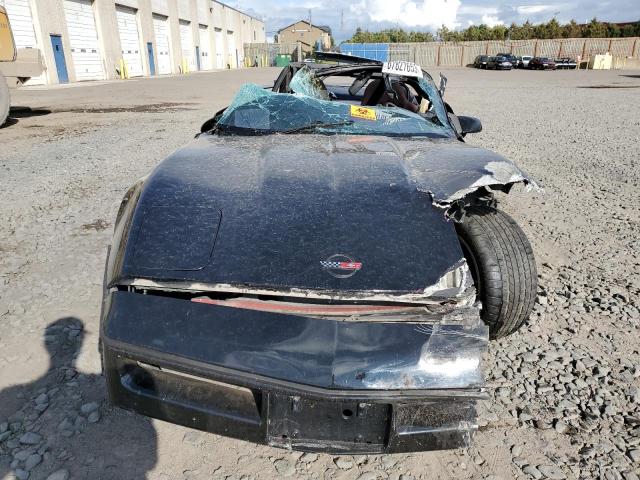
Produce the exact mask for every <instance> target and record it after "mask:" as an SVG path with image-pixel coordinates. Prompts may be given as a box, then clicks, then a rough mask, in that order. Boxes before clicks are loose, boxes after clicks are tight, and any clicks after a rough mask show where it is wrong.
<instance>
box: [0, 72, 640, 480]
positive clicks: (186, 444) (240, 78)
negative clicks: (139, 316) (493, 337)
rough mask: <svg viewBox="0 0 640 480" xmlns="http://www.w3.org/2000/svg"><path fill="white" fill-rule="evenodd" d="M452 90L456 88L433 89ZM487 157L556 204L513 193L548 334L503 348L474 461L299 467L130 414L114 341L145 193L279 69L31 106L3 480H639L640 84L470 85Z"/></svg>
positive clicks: (488, 78) (315, 460) (445, 457)
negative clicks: (122, 214) (119, 282)
mask: <svg viewBox="0 0 640 480" xmlns="http://www.w3.org/2000/svg"><path fill="white" fill-rule="evenodd" d="M432 73H433V74H437V73H438V72H437V71H434V72H432ZM445 73H446V74H447V76H448V77H449V87H448V91H447V99H448V101H449V102H450V103H451V104H452V105H453V106H454V109H455V110H456V112H457V113H459V114H466V115H474V116H479V117H481V118H482V121H483V125H484V131H483V132H482V133H480V134H477V135H473V136H472V137H471V138H469V139H468V141H469V142H470V143H472V144H474V145H480V146H483V147H487V148H490V149H493V150H495V151H497V152H499V153H501V154H503V155H505V156H507V157H509V158H511V159H512V160H514V161H515V162H516V163H518V164H519V165H520V166H521V167H523V168H524V169H525V170H527V171H528V172H529V173H530V174H531V175H532V176H533V177H534V178H536V179H538V180H539V181H540V182H541V183H542V184H543V185H544V187H545V192H544V193H534V194H532V193H526V192H524V191H523V190H522V189H518V190H516V191H514V192H512V193H511V194H510V195H508V196H505V195H501V197H500V199H501V208H503V209H505V210H506V211H507V212H508V213H510V214H511V215H512V216H513V217H514V218H515V219H516V220H517V221H518V223H519V224H520V225H521V226H522V227H523V229H524V230H525V231H526V233H527V235H528V236H529V238H530V239H531V242H532V245H533V247H534V250H535V253H536V257H537V262H538V270H539V275H540V279H539V280H540V292H539V296H538V300H537V303H536V307H535V311H534V314H533V315H532V317H531V319H530V322H529V324H528V325H527V326H526V327H525V328H524V329H523V330H522V331H521V332H519V333H517V334H515V335H513V336H511V337H509V338H507V339H504V340H501V341H499V342H492V343H491V345H490V351H489V353H488V355H487V358H486V362H485V371H486V374H487V385H488V387H489V390H490V394H491V400H490V401H487V402H483V404H482V405H481V406H480V410H481V416H480V430H479V432H478V434H477V435H476V437H475V440H474V444H473V446H472V447H470V448H468V449H464V450H457V451H449V452H429V453H418V454H410V455H404V454H403V455H385V456H379V455H367V456H356V457H335V456H330V455H315V454H304V455H302V454H300V453H291V452H287V451H283V450H278V449H274V448H269V447H265V446H255V445H253V444H249V443H245V442H242V441H236V440H229V439H226V438H223V437H219V436H216V435H210V434H206V433H202V432H197V431H192V430H188V429H185V428H182V427H178V426H174V425H171V424H168V423H164V422H160V421H151V420H148V419H146V418H143V417H140V416H137V415H134V414H131V413H127V412H124V411H122V410H119V409H116V408H112V407H111V406H110V405H109V404H108V402H107V401H106V398H105V388H104V381H103V379H102V378H101V377H100V365H99V357H98V354H97V333H98V317H99V304H100V296H101V282H102V275H103V265H104V258H105V254H106V247H107V245H108V244H109V242H110V237H111V230H112V222H113V220H114V217H115V214H116V211H117V207H118V205H119V202H120V199H121V197H122V195H123V193H124V192H125V191H126V189H127V188H128V187H129V186H130V185H131V184H132V183H133V182H134V181H135V180H136V179H137V178H139V177H141V176H143V175H145V174H146V173H147V172H149V171H150V169H152V168H153V167H154V166H155V165H156V164H157V163H158V162H159V161H160V160H162V159H163V158H164V157H165V156H166V155H168V154H169V153H170V152H172V151H173V150H175V149H176V148H178V147H179V146H181V145H183V144H185V143H186V142H188V141H189V140H190V139H191V138H192V137H193V135H194V134H195V133H196V132H197V131H198V129H199V126H200V124H201V123H202V122H203V121H204V120H206V119H207V118H209V117H210V116H212V115H213V113H215V112H216V111H217V110H218V109H220V108H222V107H224V106H225V105H226V104H227V103H228V102H229V101H230V99H231V98H232V96H233V94H234V92H235V91H236V90H237V88H238V86H239V85H240V84H242V83H243V82H247V81H252V82H255V83H259V84H268V83H270V82H271V81H272V80H273V79H274V78H275V76H276V74H277V70H275V69H247V70H241V71H223V72H214V73H206V74H204V73H200V74H193V75H190V76H185V77H170V78H160V79H144V80H131V81H127V82H112V83H87V84H82V85H72V86H64V87H54V88H42V87H39V88H29V89H23V90H21V91H17V92H15V93H14V102H13V103H14V105H17V106H22V107H29V108H31V110H28V109H24V108H17V109H14V111H13V114H12V117H13V119H12V120H11V122H10V125H9V126H8V127H6V128H3V129H1V130H0V196H1V198H2V203H1V204H0V225H1V228H0V478H14V477H15V478H21V479H25V478H31V479H45V478H50V479H54V480H60V479H66V478H73V479H100V478H104V479H139V478H149V479H182V478H184V479H217V478H221V479H222V478H233V479H263V478H281V477H290V478H313V479H316V478H317V479H322V478H327V479H328V478H336V479H355V478H360V479H386V478H389V479H394V480H395V479H404V480H408V479H411V478H420V479H458V478H460V479H512V478H522V479H525V478H526V479H530V478H535V479H540V478H551V479H563V478H569V479H572V478H585V479H591V478H604V479H611V480H616V479H624V480H634V479H637V478H638V475H640V341H639V339H640V330H639V327H640V258H639V252H640V200H639V194H638V192H639V191H640V185H639V182H640V149H639V145H640V75H638V74H637V72H635V73H634V72H618V71H616V72H585V71H580V72H566V71H562V72H561V71H558V72H528V71H512V72H487V71H475V70H462V69H460V70H452V71H448V72H445Z"/></svg>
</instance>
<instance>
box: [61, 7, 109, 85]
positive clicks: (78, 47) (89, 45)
mask: <svg viewBox="0 0 640 480" xmlns="http://www.w3.org/2000/svg"><path fill="white" fill-rule="evenodd" d="M63 8H64V17H65V20H66V21H67V31H68V32H69V43H71V57H72V58H73V67H74V71H75V74H76V80H78V81H81V80H103V79H104V68H103V66H102V57H101V55H100V49H99V48H98V31H97V30H96V21H95V17H94V16H93V5H92V1H91V0H64V3H63Z"/></svg>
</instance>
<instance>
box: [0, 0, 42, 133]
mask: <svg viewBox="0 0 640 480" xmlns="http://www.w3.org/2000/svg"><path fill="white" fill-rule="evenodd" d="M42 71H43V65H42V57H41V55H40V50H38V49H36V48H21V49H19V50H17V51H16V44H15V42H14V40H13V33H12V31H11V24H10V23H9V16H8V15H7V11H6V10H5V8H4V7H3V6H0V126H2V125H4V124H5V122H6V121H7V117H8V116H9V108H10V107H11V96H10V93H9V89H12V88H16V87H18V86H20V85H22V84H23V83H24V82H26V81H27V80H29V79H30V78H31V77H36V76H38V75H40V74H41V73H42Z"/></svg>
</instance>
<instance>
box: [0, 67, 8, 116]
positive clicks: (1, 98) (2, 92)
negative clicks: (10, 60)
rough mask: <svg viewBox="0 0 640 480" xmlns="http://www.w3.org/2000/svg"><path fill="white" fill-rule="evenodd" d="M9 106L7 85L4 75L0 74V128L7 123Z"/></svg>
mask: <svg viewBox="0 0 640 480" xmlns="http://www.w3.org/2000/svg"><path fill="white" fill-rule="evenodd" d="M10 106H11V100H10V97H9V86H8V85H7V82H6V80H5V78H4V75H2V73H0V127H2V125H4V122H6V121H7V117H8V116H9V107H10Z"/></svg>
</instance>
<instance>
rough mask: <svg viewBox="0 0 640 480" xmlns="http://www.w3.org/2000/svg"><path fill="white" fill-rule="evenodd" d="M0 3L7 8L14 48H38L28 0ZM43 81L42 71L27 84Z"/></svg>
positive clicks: (44, 81)
mask: <svg viewBox="0 0 640 480" xmlns="http://www.w3.org/2000/svg"><path fill="white" fill-rule="evenodd" d="M0 5H3V6H4V7H5V8H6V9H7V15H8V16H9V21H10V22H11V30H12V31H13V39H14V41H15V42H16V48H40V47H39V46H38V42H37V40H36V34H35V28H34V26H33V17H32V16H31V8H30V7H29V0H0ZM44 83H46V75H45V74H44V73H43V74H42V75H39V76H37V77H33V78H31V79H29V81H28V82H27V85H42V84H44Z"/></svg>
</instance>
